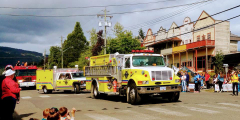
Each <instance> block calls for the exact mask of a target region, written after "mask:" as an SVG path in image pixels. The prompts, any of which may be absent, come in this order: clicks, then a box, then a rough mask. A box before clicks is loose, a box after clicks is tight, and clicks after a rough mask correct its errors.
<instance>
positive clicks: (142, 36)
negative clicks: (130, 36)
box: [138, 28, 145, 39]
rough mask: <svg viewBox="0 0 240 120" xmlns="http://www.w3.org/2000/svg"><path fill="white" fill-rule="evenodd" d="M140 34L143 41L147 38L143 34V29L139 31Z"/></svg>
mask: <svg viewBox="0 0 240 120" xmlns="http://www.w3.org/2000/svg"><path fill="white" fill-rule="evenodd" d="M138 34H139V36H140V37H141V38H142V39H144V38H145V36H144V34H145V33H144V32H143V30H142V28H140V29H139V31H138Z"/></svg>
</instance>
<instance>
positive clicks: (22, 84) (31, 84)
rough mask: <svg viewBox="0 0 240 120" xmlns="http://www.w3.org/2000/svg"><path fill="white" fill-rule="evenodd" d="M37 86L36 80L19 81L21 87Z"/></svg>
mask: <svg viewBox="0 0 240 120" xmlns="http://www.w3.org/2000/svg"><path fill="white" fill-rule="evenodd" d="M33 86H36V83H35V82H21V83H19V87H33Z"/></svg>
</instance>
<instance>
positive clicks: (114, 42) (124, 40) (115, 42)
mask: <svg viewBox="0 0 240 120" xmlns="http://www.w3.org/2000/svg"><path fill="white" fill-rule="evenodd" d="M142 49H144V48H143V47H141V43H140V41H139V40H138V39H137V38H135V37H133V35H132V32H131V31H123V32H121V33H119V34H118V35H117V37H116V38H113V39H111V40H110V43H109V52H110V53H115V52H119V53H120V54H127V53H131V51H132V50H142Z"/></svg>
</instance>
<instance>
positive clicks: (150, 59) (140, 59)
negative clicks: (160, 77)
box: [132, 56, 165, 67]
mask: <svg viewBox="0 0 240 120" xmlns="http://www.w3.org/2000/svg"><path fill="white" fill-rule="evenodd" d="M132 64H133V66H134V67H139V66H164V65H165V63H164V60H163V57H161V56H133V59H132Z"/></svg>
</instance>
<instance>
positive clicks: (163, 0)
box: [0, 0, 176, 10]
mask: <svg viewBox="0 0 240 120" xmlns="http://www.w3.org/2000/svg"><path fill="white" fill-rule="evenodd" d="M170 1H176V0H162V1H155V2H147V3H130V4H119V5H97V6H85V7H59V8H47V7H46V8H34V7H32V8H20V7H0V9H30V10H32V9H78V8H99V7H100V8H102V7H120V6H131V5H143V4H153V3H161V2H170Z"/></svg>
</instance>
